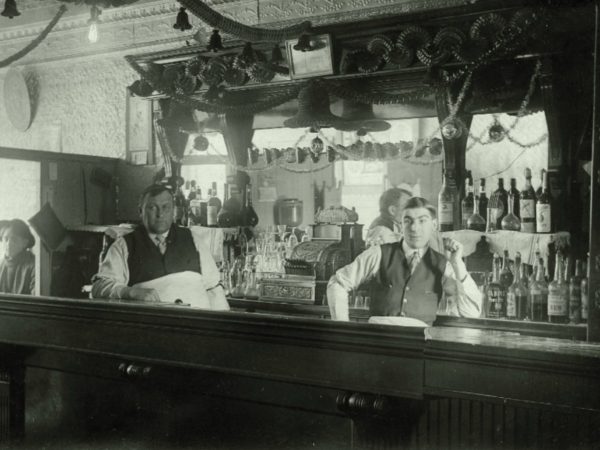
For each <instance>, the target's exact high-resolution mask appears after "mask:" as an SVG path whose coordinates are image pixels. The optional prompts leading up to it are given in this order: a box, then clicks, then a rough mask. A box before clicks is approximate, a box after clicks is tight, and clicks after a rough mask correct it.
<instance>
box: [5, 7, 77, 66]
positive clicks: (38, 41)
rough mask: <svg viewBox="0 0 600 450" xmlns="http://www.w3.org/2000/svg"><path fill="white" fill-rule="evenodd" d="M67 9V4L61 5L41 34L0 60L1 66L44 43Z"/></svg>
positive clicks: (10, 62)
mask: <svg viewBox="0 0 600 450" xmlns="http://www.w3.org/2000/svg"><path fill="white" fill-rule="evenodd" d="M66 11H67V7H66V6H65V5H61V6H60V8H59V9H58V12H57V13H56V14H55V15H54V17H53V18H52V20H51V21H50V22H49V23H48V25H46V28H44V29H43V30H42V32H41V33H40V34H39V36H38V37H36V38H35V39H34V40H33V41H31V42H30V43H29V44H27V45H26V46H25V47H23V48H22V49H21V50H19V51H18V52H17V53H15V54H13V55H11V56H9V57H8V58H6V59H4V60H2V61H0V68H2V67H6V66H8V65H10V64H12V63H13V62H15V61H17V60H19V59H21V58H23V57H24V56H25V55H27V54H28V53H29V52H31V51H32V50H34V49H35V48H36V47H37V46H38V45H40V44H41V43H42V41H43V40H44V39H46V36H48V34H50V32H51V31H52V29H53V28H54V26H55V25H56V24H57V23H58V21H59V20H60V18H61V17H62V16H63V14H64V13H65V12H66Z"/></svg>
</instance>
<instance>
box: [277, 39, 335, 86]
mask: <svg viewBox="0 0 600 450" xmlns="http://www.w3.org/2000/svg"><path fill="white" fill-rule="evenodd" d="M306 38H307V41H306V42H301V41H302V39H303V37H301V38H300V39H290V40H289V41H286V42H285V50H286V54H287V57H288V64H289V67H290V77H291V78H292V79H298V78H309V77H317V76H321V75H331V74H333V62H332V53H331V36H330V35H328V34H320V35H318V36H306ZM302 46H304V47H305V48H309V49H310V50H308V51H302V50H300V48H301V47H302Z"/></svg>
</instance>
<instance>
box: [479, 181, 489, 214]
mask: <svg viewBox="0 0 600 450" xmlns="http://www.w3.org/2000/svg"><path fill="white" fill-rule="evenodd" d="M487 210H488V198H487V195H485V178H482V179H481V180H479V215H480V216H481V217H483V219H484V220H485V221H487V216H488V212H487Z"/></svg>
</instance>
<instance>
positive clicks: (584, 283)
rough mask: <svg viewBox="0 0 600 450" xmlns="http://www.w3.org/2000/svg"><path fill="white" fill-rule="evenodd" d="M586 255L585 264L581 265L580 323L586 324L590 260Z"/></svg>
mask: <svg viewBox="0 0 600 450" xmlns="http://www.w3.org/2000/svg"><path fill="white" fill-rule="evenodd" d="M589 258H590V257H589V255H588V261H587V264H586V263H585V262H584V263H583V278H581V321H582V322H587V320H588V305H589V298H590V297H589V283H588V280H589V267H590V259H589Z"/></svg>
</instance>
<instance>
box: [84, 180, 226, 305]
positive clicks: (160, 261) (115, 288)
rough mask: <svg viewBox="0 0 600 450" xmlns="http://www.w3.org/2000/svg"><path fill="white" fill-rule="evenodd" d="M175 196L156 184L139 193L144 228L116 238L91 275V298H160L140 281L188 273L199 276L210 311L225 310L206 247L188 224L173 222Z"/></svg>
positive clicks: (221, 289) (224, 302)
mask: <svg viewBox="0 0 600 450" xmlns="http://www.w3.org/2000/svg"><path fill="white" fill-rule="evenodd" d="M173 209H174V202H173V194H172V193H171V191H170V190H169V187H168V186H165V185H160V184H154V185H151V186H150V187H148V188H146V189H145V190H144V192H143V193H142V195H141V196H140V216H141V219H142V223H143V226H140V227H137V228H136V229H135V231H133V232H132V233H129V234H127V235H125V236H123V237H121V238H119V239H117V240H116V241H115V242H113V244H112V245H111V246H110V248H109V249H108V252H107V253H106V257H105V258H104V260H103V261H102V264H101V265H100V270H99V271H98V274H97V275H96V276H95V277H94V284H93V286H92V297H94V298H111V299H130V300H140V301H145V302H159V301H161V299H160V296H159V294H158V292H157V291H156V290H155V289H148V288H141V287H136V286H135V285H136V284H138V283H143V282H147V281H150V280H155V279H157V278H160V277H163V276H165V275H169V274H174V273H179V272H184V271H191V272H197V273H199V274H202V277H203V281H204V285H205V286H206V294H207V297H208V300H209V302H210V305H211V309H223V310H226V309H229V305H228V304H227V300H226V299H225V294H224V292H223V288H222V287H221V285H220V276H219V271H218V269H217V266H216V264H215V261H214V259H213V257H212V255H211V254H210V250H209V249H208V248H207V247H206V246H205V245H204V244H203V243H202V242H201V241H200V240H198V239H197V238H195V237H194V236H193V235H192V233H191V231H190V230H189V229H188V228H182V227H178V226H176V225H175V224H173Z"/></svg>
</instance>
